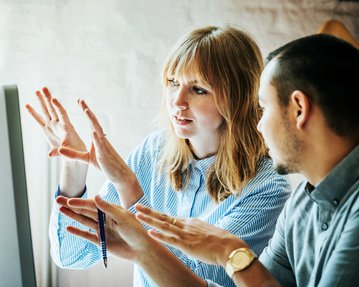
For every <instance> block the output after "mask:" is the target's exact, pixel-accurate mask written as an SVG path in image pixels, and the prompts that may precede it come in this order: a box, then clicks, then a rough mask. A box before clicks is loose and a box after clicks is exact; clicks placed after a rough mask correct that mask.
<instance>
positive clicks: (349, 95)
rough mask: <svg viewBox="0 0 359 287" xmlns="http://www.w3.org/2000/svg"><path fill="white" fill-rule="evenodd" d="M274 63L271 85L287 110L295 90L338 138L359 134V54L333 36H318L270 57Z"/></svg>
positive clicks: (276, 51)
mask: <svg viewBox="0 0 359 287" xmlns="http://www.w3.org/2000/svg"><path fill="white" fill-rule="evenodd" d="M273 58H275V60H276V61H277V63H276V68H275V72H274V73H273V76H272V79H271V83H272V84H273V85H274V86H275V87H276V89H277V92H278V98H279V102H280V104H281V105H282V106H287V105H288V102H289V96H290V94H291V93H292V92H293V91H295V90H300V91H302V92H303V93H305V94H306V95H307V96H308V98H309V100H310V101H311V102H313V103H314V104H316V105H317V106H318V107H319V108H320V109H321V111H322V112H323V114H324V117H325V119H326V121H327V124H328V126H329V127H330V128H331V129H332V130H333V131H334V132H335V133H336V134H338V135H341V136H350V135H351V134H352V133H357V132H358V131H359V50H358V49H356V48H355V47H353V46H352V45H351V44H349V43H347V42H345V41H343V40H341V39H339V38H336V37H334V36H330V35H325V34H317V35H312V36H308V37H304V38H300V39H297V40H295V41H293V42H290V43H288V44H286V45H284V46H282V47H280V48H279V49H277V50H275V51H273V52H272V53H270V54H269V55H268V57H267V63H268V62H269V61H271V60H272V59H273Z"/></svg>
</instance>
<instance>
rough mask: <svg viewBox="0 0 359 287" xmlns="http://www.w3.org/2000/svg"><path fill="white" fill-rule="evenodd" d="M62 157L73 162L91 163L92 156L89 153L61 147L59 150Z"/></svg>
mask: <svg viewBox="0 0 359 287" xmlns="http://www.w3.org/2000/svg"><path fill="white" fill-rule="evenodd" d="M58 152H59V154H60V155H62V156H64V157H66V158H68V159H73V160H78V161H82V162H85V163H89V159H90V155H89V152H87V151H77V150H74V149H72V148H69V147H60V148H59V149H58Z"/></svg>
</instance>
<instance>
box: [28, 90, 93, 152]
mask: <svg viewBox="0 0 359 287" xmlns="http://www.w3.org/2000/svg"><path fill="white" fill-rule="evenodd" d="M36 96H37V98H38V100H39V103H40V105H41V109H42V113H43V116H41V115H40V114H39V113H38V112H36V110H35V109H34V108H33V107H32V106H31V105H29V104H27V105H26V109H27V110H28V112H29V113H30V115H31V116H32V117H33V118H34V119H35V121H36V122H37V123H38V124H39V125H40V126H41V127H42V128H43V130H44V133H45V136H46V139H47V141H48V142H49V144H50V146H51V149H50V151H49V156H51V157H53V156H59V155H61V154H60V153H59V148H60V147H68V148H72V149H76V150H78V151H86V150H87V149H86V145H85V144H84V142H83V141H82V140H81V138H80V137H79V135H78V133H77V132H76V130H75V128H74V126H73V125H72V123H71V121H70V119H69V117H68V115H67V112H66V110H65V108H64V107H63V106H62V105H61V104H60V102H59V101H58V100H57V99H55V98H53V97H52V96H51V93H50V91H49V90H48V88H46V87H45V88H43V89H42V91H36Z"/></svg>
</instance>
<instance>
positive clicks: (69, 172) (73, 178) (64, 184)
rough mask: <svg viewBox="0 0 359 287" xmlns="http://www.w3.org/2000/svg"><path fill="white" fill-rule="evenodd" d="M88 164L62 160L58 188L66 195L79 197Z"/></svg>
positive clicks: (83, 186)
mask: <svg viewBox="0 0 359 287" xmlns="http://www.w3.org/2000/svg"><path fill="white" fill-rule="evenodd" d="M87 170H88V165H87V164H84V163H80V162H76V161H72V162H69V161H64V162H63V164H62V167H61V177H60V190H61V195H63V196H66V197H69V198H71V197H81V196H82V194H83V192H84V189H85V185H86V176H87Z"/></svg>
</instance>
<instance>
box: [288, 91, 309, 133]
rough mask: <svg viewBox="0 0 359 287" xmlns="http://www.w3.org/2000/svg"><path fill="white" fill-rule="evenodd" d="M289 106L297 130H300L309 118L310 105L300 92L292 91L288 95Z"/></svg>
mask: <svg viewBox="0 0 359 287" xmlns="http://www.w3.org/2000/svg"><path fill="white" fill-rule="evenodd" d="M290 104H291V106H292V111H293V113H294V117H295V121H296V127H297V129H302V128H303V127H304V125H305V123H306V122H307V120H308V118H309V112H310V103H309V99H308V97H307V95H306V94H304V93H303V92H302V91H298V90H296V91H294V92H293V93H292V94H291V95H290Z"/></svg>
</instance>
